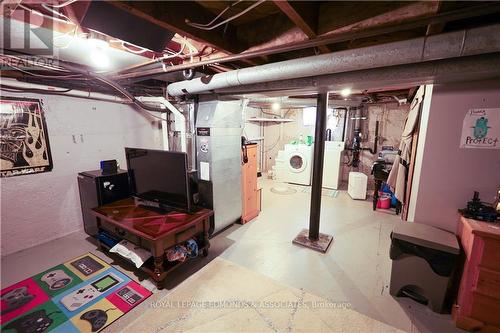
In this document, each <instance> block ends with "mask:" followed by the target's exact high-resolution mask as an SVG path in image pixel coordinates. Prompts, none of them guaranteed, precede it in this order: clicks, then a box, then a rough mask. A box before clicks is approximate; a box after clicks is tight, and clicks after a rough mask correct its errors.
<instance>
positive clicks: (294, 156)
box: [275, 144, 313, 185]
mask: <svg viewBox="0 0 500 333" xmlns="http://www.w3.org/2000/svg"><path fill="white" fill-rule="evenodd" d="M312 163H313V146H312V145H311V146H308V145H305V144H286V145H285V148H284V149H283V150H282V151H280V152H279V153H278V156H277V158H276V166H275V172H276V173H277V174H279V177H277V178H279V180H280V181H283V182H286V183H293V184H299V185H311V171H312Z"/></svg>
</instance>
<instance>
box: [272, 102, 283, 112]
mask: <svg viewBox="0 0 500 333" xmlns="http://www.w3.org/2000/svg"><path fill="white" fill-rule="evenodd" d="M271 109H272V110H273V111H279V109H281V104H280V103H278V102H274V103H273V104H272V105H271Z"/></svg>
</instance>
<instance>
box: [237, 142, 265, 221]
mask: <svg viewBox="0 0 500 333" xmlns="http://www.w3.org/2000/svg"><path fill="white" fill-rule="evenodd" d="M257 148H258V145H257V144H247V145H246V152H247V153H246V154H247V157H248V162H247V163H244V164H242V165H241V193H242V196H241V197H242V200H243V202H242V212H241V223H243V224H245V223H247V222H248V221H250V220H252V219H254V218H255V217H257V216H258V215H259V213H260V203H261V190H260V189H259V188H258V186H257V150H258V149H257ZM242 154H243V152H242ZM242 161H243V156H242Z"/></svg>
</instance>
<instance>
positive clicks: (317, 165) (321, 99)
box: [293, 92, 333, 253]
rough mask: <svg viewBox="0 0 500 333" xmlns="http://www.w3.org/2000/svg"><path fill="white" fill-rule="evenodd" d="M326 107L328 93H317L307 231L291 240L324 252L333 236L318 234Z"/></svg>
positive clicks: (304, 230)
mask: <svg viewBox="0 0 500 333" xmlns="http://www.w3.org/2000/svg"><path fill="white" fill-rule="evenodd" d="M327 109H328V93H327V92H321V93H319V94H318V100H317V104H316V127H315V131H314V158H313V174H312V188H311V210H310V213H309V231H308V230H307V229H303V230H302V231H301V232H300V233H299V235H298V236H297V237H296V238H295V239H294V240H293V243H294V244H298V245H302V246H305V247H308V248H310V249H313V250H316V251H320V252H323V253H325V252H326V251H327V250H328V247H329V246H330V244H331V242H332V240H333V237H332V236H330V235H325V234H320V232H319V222H320V218H321V192H322V187H323V186H322V185H323V160H324V155H325V131H326V118H327V114H326V113H327Z"/></svg>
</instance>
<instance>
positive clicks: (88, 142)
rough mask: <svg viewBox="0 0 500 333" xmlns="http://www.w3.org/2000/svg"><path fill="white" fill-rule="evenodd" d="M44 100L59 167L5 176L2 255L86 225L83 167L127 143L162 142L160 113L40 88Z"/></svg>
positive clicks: (121, 157)
mask: <svg viewBox="0 0 500 333" xmlns="http://www.w3.org/2000/svg"><path fill="white" fill-rule="evenodd" d="M5 95H7V96H17V97H29V98H37V99H41V100H42V101H43V105H44V111H45V119H46V123H47V130H48V134H49V142H50V148H51V153H52V160H53V169H52V171H50V172H46V173H39V174H33V175H23V176H16V177H11V178H2V179H1V200H0V201H1V225H0V227H1V254H2V256H4V255H7V254H10V253H13V252H16V251H20V250H23V249H26V248H29V247H31V246H34V245H37V244H41V243H44V242H47V241H50V240H53V239H56V238H59V237H62V236H64V235H67V234H69V233H72V232H75V231H78V230H82V229H83V225H82V217H81V209H80V198H79V193H78V184H77V173H78V172H81V171H87V170H95V169H98V168H99V161H101V160H108V159H117V160H118V161H119V163H120V165H121V167H122V168H126V161H125V153H124V147H126V146H130V147H144V148H157V149H161V148H162V140H161V129H160V127H159V124H158V122H157V121H156V120H154V118H150V117H148V116H146V115H145V113H143V112H140V111H138V110H137V109H135V108H133V107H131V106H128V105H124V104H117V103H110V102H102V101H94V100H87V99H81V98H73V97H63V96H55V95H46V96H42V95H38V94H15V93H9V94H5Z"/></svg>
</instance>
